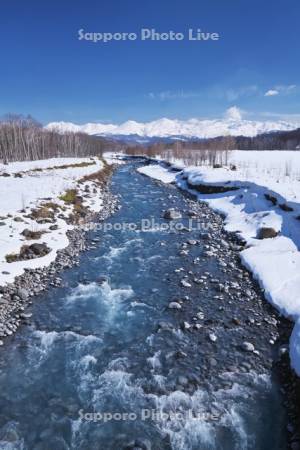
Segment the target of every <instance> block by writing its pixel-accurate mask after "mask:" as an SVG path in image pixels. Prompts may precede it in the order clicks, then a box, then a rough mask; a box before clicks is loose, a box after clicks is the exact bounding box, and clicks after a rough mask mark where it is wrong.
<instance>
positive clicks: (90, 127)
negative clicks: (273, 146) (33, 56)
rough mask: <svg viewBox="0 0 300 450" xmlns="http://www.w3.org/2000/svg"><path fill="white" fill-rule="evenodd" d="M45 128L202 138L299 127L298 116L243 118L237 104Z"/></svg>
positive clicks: (127, 134)
mask: <svg viewBox="0 0 300 450" xmlns="http://www.w3.org/2000/svg"><path fill="white" fill-rule="evenodd" d="M46 128H47V129H52V130H56V131H58V132H84V133H87V134H90V135H97V136H106V137H114V136H124V137H126V136H127V137H130V136H135V137H136V138H137V139H136V140H138V138H142V139H145V138H155V137H156V138H172V137H173V138H185V139H192V138H196V139H204V138H214V137H218V136H230V135H231V136H249V137H253V136H256V135H258V134H262V133H269V132H271V131H290V130H294V129H296V128H300V120H299V122H298V123H296V122H287V121H252V120H245V119H243V118H242V116H241V114H240V112H239V110H238V108H235V107H233V108H230V109H229V110H228V111H227V113H226V115H225V117H224V118H220V119H215V120H212V119H204V120H202V119H189V120H176V119H175V120H171V119H167V118H162V119H159V120H154V121H153V122H146V123H142V122H135V121H133V120H129V121H127V122H124V123H122V124H120V125H115V124H103V123H87V124H85V125H76V124H74V123H71V122H52V123H49V124H48V125H47V126H46Z"/></svg>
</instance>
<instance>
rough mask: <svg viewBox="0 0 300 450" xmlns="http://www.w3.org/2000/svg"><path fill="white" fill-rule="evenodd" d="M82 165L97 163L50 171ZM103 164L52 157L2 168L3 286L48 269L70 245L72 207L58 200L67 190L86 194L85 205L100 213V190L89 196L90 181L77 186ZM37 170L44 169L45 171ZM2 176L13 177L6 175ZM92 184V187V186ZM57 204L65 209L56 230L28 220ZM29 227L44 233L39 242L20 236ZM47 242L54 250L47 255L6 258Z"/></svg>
mask: <svg viewBox="0 0 300 450" xmlns="http://www.w3.org/2000/svg"><path fill="white" fill-rule="evenodd" d="M80 163H94V164H91V165H87V166H83V167H68V168H60V169H50V168H51V167H54V166H58V167H59V166H67V165H74V164H80ZM102 167H103V163H102V162H101V161H100V160H99V159H97V158H95V159H93V160H91V159H89V158H52V159H48V160H42V161H26V162H16V163H11V164H9V165H0V192H1V195H0V285H3V284H5V283H8V282H12V281H13V280H14V278H15V277H16V276H17V275H21V274H22V273H23V272H24V269H25V268H38V267H45V266H48V265H49V264H50V263H51V262H52V261H54V260H55V257H56V254H57V251H58V250H60V249H63V248H65V247H67V246H68V244H69V240H68V238H67V235H66V233H67V231H68V230H69V229H71V228H72V226H71V225H68V224H67V221H66V219H67V218H68V216H69V215H70V213H71V212H72V207H71V206H68V205H67V204H66V203H65V202H63V201H62V200H60V199H59V196H60V194H62V193H64V192H65V191H66V190H67V189H72V188H75V187H76V189H77V190H78V192H79V193H80V194H81V195H82V194H84V195H85V197H84V205H85V206H87V207H89V208H90V209H91V210H92V211H94V212H98V211H100V210H101V208H102V199H101V192H100V190H99V191H97V192H95V193H93V195H90V196H87V193H86V192H85V189H86V186H89V188H90V191H91V188H95V186H94V185H93V183H92V182H91V181H86V182H84V183H82V184H80V185H79V184H77V181H78V180H79V179H80V178H82V177H84V176H86V175H90V174H92V173H94V172H98V171H99V170H101V169H102ZM36 169H42V171H40V170H38V171H36ZM20 172H22V178H15V176H14V174H17V173H20ZM3 173H5V174H10V175H11V176H9V177H8V176H3ZM92 185H93V186H92ZM45 201H47V202H50V201H52V202H54V203H55V204H56V205H58V206H62V207H63V208H64V210H61V211H60V215H61V216H62V217H61V218H59V219H57V220H56V225H58V229H57V230H50V228H49V226H50V225H51V224H49V223H45V224H38V223H37V222H36V221H35V220H33V219H31V218H29V217H28V215H29V213H30V211H31V210H32V209H35V208H36V207H37V206H40V205H41V204H42V203H43V202H45ZM25 228H27V229H29V230H30V231H45V233H44V234H42V236H41V238H40V239H38V240H29V241H28V240H26V239H25V237H23V235H22V234H21V233H22V231H23V230H24V229H25ZM33 243H45V244H47V245H48V247H49V248H51V252H50V253H48V254H47V255H45V256H43V257H40V258H35V259H30V260H25V261H16V262H11V263H8V262H7V261H6V259H5V256H6V255H9V254H15V253H19V251H20V248H21V247H22V245H25V244H26V245H30V244H33Z"/></svg>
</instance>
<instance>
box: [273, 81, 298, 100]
mask: <svg viewBox="0 0 300 450" xmlns="http://www.w3.org/2000/svg"><path fill="white" fill-rule="evenodd" d="M296 87H297V86H296V85H295V84H289V85H287V86H286V85H279V86H275V88H274V89H269V90H268V91H267V92H266V93H265V97H274V96H276V95H279V94H283V95H288V94H291V93H292V92H293V91H294V90H295V89H296Z"/></svg>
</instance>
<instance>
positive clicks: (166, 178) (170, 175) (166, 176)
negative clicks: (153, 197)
mask: <svg viewBox="0 0 300 450" xmlns="http://www.w3.org/2000/svg"><path fill="white" fill-rule="evenodd" d="M137 170H138V172H140V173H142V174H143V175H147V176H148V177H152V178H155V180H159V181H162V182H163V183H167V184H169V183H174V182H175V178H176V173H175V172H170V171H167V170H166V169H164V168H163V167H161V166H160V165H157V166H144V167H140V168H139V169H137Z"/></svg>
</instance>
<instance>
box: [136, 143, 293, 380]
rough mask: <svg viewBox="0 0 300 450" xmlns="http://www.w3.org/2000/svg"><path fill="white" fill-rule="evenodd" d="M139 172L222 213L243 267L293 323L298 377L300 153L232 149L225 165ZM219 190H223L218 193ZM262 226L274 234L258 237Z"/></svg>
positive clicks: (154, 168)
mask: <svg viewBox="0 0 300 450" xmlns="http://www.w3.org/2000/svg"><path fill="white" fill-rule="evenodd" d="M230 166H231V167H230ZM174 168H176V169H177V170H178V169H182V170H181V171H180V172H175V171H172V169H174ZM232 169H233V170H232ZM140 172H141V173H143V174H145V175H148V176H151V177H153V178H156V179H158V180H160V181H163V182H166V183H171V182H176V183H177V185H178V186H180V187H181V188H183V189H187V190H190V191H192V192H193V193H196V194H197V195H198V197H199V199H201V200H204V201H206V202H207V203H208V204H209V206H210V207H211V208H213V209H214V210H217V211H218V212H220V213H221V214H223V215H224V216H225V228H226V230H228V231H232V232H237V233H238V234H239V235H240V236H241V238H243V239H244V240H245V241H246V246H245V249H244V250H243V251H242V252H241V259H242V261H243V263H244V265H245V266H246V267H247V268H248V269H249V270H250V271H251V272H252V273H253V275H254V277H255V278H256V279H257V280H258V282H259V283H260V285H261V287H262V288H264V290H265V297H266V298H267V300H268V301H270V302H271V303H272V304H273V305H274V306H275V307H276V308H277V309H278V310H279V311H280V312H281V313H282V314H284V315H285V316H287V317H289V318H291V319H293V320H294V321H295V327H294V331H293V334H292V336H291V340H290V356H291V363H292V366H293V368H294V369H295V370H296V372H297V373H298V375H300V297H299V292H300V252H299V249H300V220H299V218H300V175H299V174H300V152H277V151H272V152H243V151H235V152H232V153H231V154H230V155H229V161H228V167H222V168H212V167H208V166H201V167H184V166H183V165H182V163H181V162H180V161H174V165H171V167H170V169H168V168H166V167H164V166H161V165H158V166H155V165H153V166H145V167H143V168H141V169H140ZM207 188H209V190H210V193H209V194H208V193H206V192H207V190H208V189H207ZM223 188H226V189H227V191H226V192H218V191H220V190H223ZM232 189H236V190H232ZM266 228H268V229H270V228H271V229H273V232H274V234H276V233H278V235H277V236H275V237H272V238H267V239H259V238H258V237H259V234H260V230H261V229H266Z"/></svg>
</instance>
